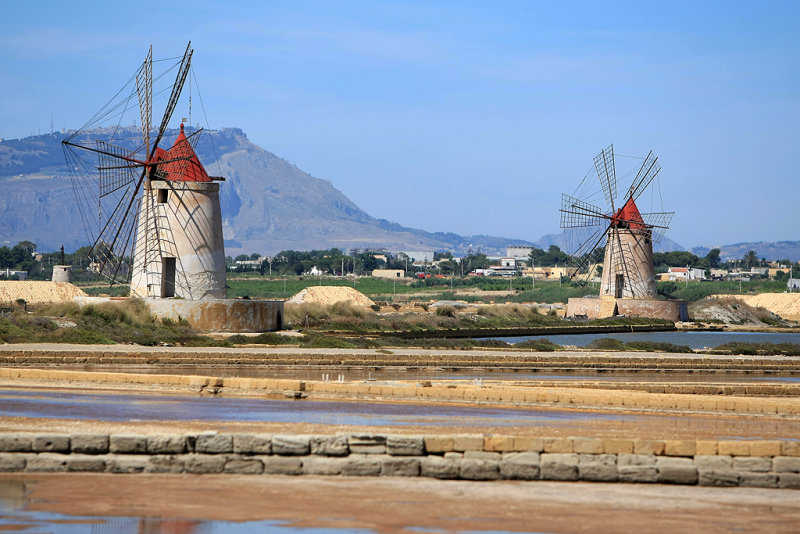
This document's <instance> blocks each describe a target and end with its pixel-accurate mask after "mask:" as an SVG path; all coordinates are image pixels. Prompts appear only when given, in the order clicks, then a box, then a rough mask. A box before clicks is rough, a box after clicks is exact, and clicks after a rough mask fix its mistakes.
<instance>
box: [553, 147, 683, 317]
mask: <svg viewBox="0 0 800 534" xmlns="http://www.w3.org/2000/svg"><path fill="white" fill-rule="evenodd" d="M660 170H661V166H660V165H659V163H658V158H656V157H655V156H653V152H652V151H650V153H649V154H648V155H647V156H646V157H645V158H644V160H643V162H642V164H641V166H640V167H639V169H638V172H637V173H636V176H635V178H634V179H633V181H632V183H631V186H630V188H629V189H628V190H627V192H626V193H625V194H624V195H623V196H622V197H621V198H619V197H618V196H617V177H616V165H615V159H614V147H613V145H611V146H609V147H608V148H606V149H604V150H603V151H601V152H600V154H598V155H597V157H595V158H594V171H595V173H596V175H597V178H598V179H599V185H600V188H601V190H602V195H603V198H604V199H605V201H606V204H607V207H606V208H605V209H603V208H600V207H598V206H596V205H594V204H591V203H590V202H589V200H590V198H587V196H589V195H588V193H587V191H588V190H587V187H585V186H586V185H587V182H586V178H584V181H583V182H582V183H581V186H579V188H578V190H579V191H581V193H578V194H582V195H583V196H584V198H583V199H580V198H577V197H576V196H572V195H566V194H564V195H562V196H561V210H560V212H561V228H563V229H565V230H566V231H568V232H573V233H575V234H576V235H580V236H582V237H581V238H579V239H575V238H574V236H573V241H576V243H575V246H574V250H572V251H571V258H572V263H573V267H572V272H571V275H572V277H573V278H575V277H579V276H580V275H581V274H582V273H584V274H586V276H590V275H591V274H592V272H591V271H593V269H587V265H588V264H589V263H590V262H591V261H592V259H593V256H595V255H596V251H597V250H599V249H598V247H599V246H600V244H601V243H603V242H605V249H604V255H603V268H602V277H601V283H600V297H608V298H613V299H642V300H647V299H651V300H653V299H657V298H658V291H657V289H656V281H655V269H654V266H653V243H654V242H658V241H659V240H660V239H661V237H662V236H663V234H664V232H665V231H666V230H667V229H668V228H669V223H670V221H671V220H672V216H673V214H674V213H673V212H652V213H641V212H640V211H639V208H638V207H637V205H636V201H637V200H638V199H639V198H640V197H641V195H642V193H644V192H645V191H646V190H647V189H648V187H650V185H651V184H652V182H653V180H654V179H655V178H656V176H657V175H658V173H659V171H660ZM590 173H591V171H590ZM631 174H632V172H631ZM588 176H589V174H587V178H588ZM590 184H591V182H589V188H588V189H591V185H590ZM570 300H571V301H572V300H576V299H570Z"/></svg>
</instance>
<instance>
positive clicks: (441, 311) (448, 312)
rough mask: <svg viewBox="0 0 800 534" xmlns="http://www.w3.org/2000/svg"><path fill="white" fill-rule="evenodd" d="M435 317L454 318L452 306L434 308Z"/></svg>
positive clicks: (454, 312)
mask: <svg viewBox="0 0 800 534" xmlns="http://www.w3.org/2000/svg"><path fill="white" fill-rule="evenodd" d="M436 315H438V316H439V317H455V316H456V309H455V308H454V307H453V306H438V307H437V308H436Z"/></svg>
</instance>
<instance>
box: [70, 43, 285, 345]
mask: <svg viewBox="0 0 800 534" xmlns="http://www.w3.org/2000/svg"><path fill="white" fill-rule="evenodd" d="M192 52H193V51H192V47H191V43H189V45H188V46H187V47H186V51H185V52H184V54H183V56H182V57H181V58H180V59H179V60H178V61H177V62H176V63H173V64H172V65H171V66H170V65H168V66H167V67H166V70H162V71H161V72H159V73H158V74H157V75H155V76H154V72H153V63H154V62H153V54H152V47H151V48H150V50H149V52H148V54H147V57H146V58H145V60H144V62H143V63H142V64H141V66H140V67H139V68H138V70H137V71H136V74H135V75H134V76H133V77H132V78H131V80H130V81H129V83H128V84H127V85H126V86H125V87H123V89H121V90H120V91H119V92H118V93H117V95H116V96H115V97H114V98H113V99H112V100H111V101H109V103H107V104H106V105H105V106H104V107H103V108H102V109H101V110H100V111H98V112H97V113H96V114H95V115H94V116H93V117H92V119H90V121H89V122H88V123H87V124H86V125H84V126H83V127H82V128H81V129H79V130H77V131H74V132H71V133H70V135H69V136H68V137H67V138H66V139H64V140H63V141H62V143H63V147H64V153H65V156H66V158H67V166H68V168H69V169H70V173H71V178H72V183H73V189H74V190H75V198H76V203H77V206H78V208H79V209H78V210H77V211H78V212H79V213H80V216H81V221H82V222H83V224H84V228H85V229H86V231H87V235H88V236H89V238H90V240H91V243H92V246H91V249H90V252H89V260H90V267H91V268H92V269H93V270H94V271H96V272H98V273H100V274H101V275H103V276H105V277H107V278H108V279H109V280H110V281H111V283H112V284H114V283H118V282H119V283H125V282H130V295H131V297H135V298H142V299H145V300H146V302H147V304H148V305H149V307H150V310H151V312H152V313H153V314H154V315H156V316H158V317H171V318H177V317H182V318H185V319H187V320H188V321H189V322H190V324H192V325H193V326H195V327H197V328H202V329H208V330H217V331H228V332H230V331H234V332H263V331H267V330H276V329H280V328H281V327H282V324H283V302H282V301H267V300H250V301H242V300H231V299H227V289H226V276H225V249H224V243H223V234H222V215H221V210H220V203H219V182H220V181H221V180H223V178H215V177H211V176H209V174H208V173H207V172H206V170H205V168H204V167H203V165H202V163H200V160H199V158H198V157H197V153H196V152H195V147H196V144H197V140H198V139H199V134H200V133H201V132H202V131H203V130H198V131H195V132H192V133H187V132H186V131H185V129H184V126H183V124H181V126H180V132H179V133H178V135H177V138H176V139H175V141H174V142H173V143H172V145H171V146H170V147H169V148H166V149H165V148H163V147H162V144H166V143H165V139H164V138H165V134H166V133H167V127H168V125H169V122H170V120H171V118H172V115H173V112H174V111H175V108H176V106H177V105H178V102H179V100H180V97H181V92H182V90H183V86H184V83H185V82H186V80H187V76H188V74H189V70H190V68H191V60H192ZM163 64H164V62H159V66H161V65H163ZM172 70H174V71H175V72H176V74H175V77H174V80H175V81H174V82H173V83H171V84H169V80H170V79H171V76H168V75H169V74H170V71H172ZM165 84H168V85H165ZM129 86H130V88H129ZM154 86H155V90H154ZM126 89H127V92H126ZM154 95H156V96H157V97H158V98H159V99H160V100H165V107H164V114H163V116H162V119H161V123H160V125H159V126H158V128H157V129H155V128H154V125H153V124H152V116H153V107H154V106H153V97H154ZM166 95H169V96H168V98H167V96H166ZM136 102H138V108H139V113H138V116H137V117H136V119H139V120H141V129H140V131H137V130H136V129H135V128H130V127H127V128H126V127H121V126H120V124H122V120H123V119H122V117H123V115H124V114H125V112H126V111H129V110H132V109H135V107H136V104H135V103H136ZM128 124H130V123H128ZM89 128H92V129H91V130H90V129H89ZM98 131H99V132H100V133H102V134H103V135H104V136H106V139H108V137H110V138H111V141H108V140H100V139H96V138H92V136H93V135H95V134H96V133H98Z"/></svg>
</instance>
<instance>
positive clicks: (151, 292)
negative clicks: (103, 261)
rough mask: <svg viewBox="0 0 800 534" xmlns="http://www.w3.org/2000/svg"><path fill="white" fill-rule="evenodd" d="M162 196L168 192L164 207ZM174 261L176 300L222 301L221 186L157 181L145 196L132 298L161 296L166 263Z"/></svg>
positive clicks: (134, 262)
mask: <svg viewBox="0 0 800 534" xmlns="http://www.w3.org/2000/svg"><path fill="white" fill-rule="evenodd" d="M160 191H166V195H167V199H166V202H165V203H160V202H159V199H160V198H162V197H159V194H162V195H163V193H160ZM166 257H171V258H176V273H175V296H177V297H180V298H183V299H189V300H199V299H207V298H212V299H224V298H226V297H227V289H226V281H225V248H224V245H223V239H222V215H221V212H220V205H219V184H218V183H208V182H173V181H164V180H153V181H151V182H150V187H149V188H148V189H146V190H145V192H144V195H143V197H142V203H141V206H140V209H139V221H138V227H137V231H136V242H135V249H134V261H133V273H132V279H131V295H132V296H138V297H142V298H145V297H160V296H161V295H162V293H161V291H162V281H163V280H162V259H163V258H166Z"/></svg>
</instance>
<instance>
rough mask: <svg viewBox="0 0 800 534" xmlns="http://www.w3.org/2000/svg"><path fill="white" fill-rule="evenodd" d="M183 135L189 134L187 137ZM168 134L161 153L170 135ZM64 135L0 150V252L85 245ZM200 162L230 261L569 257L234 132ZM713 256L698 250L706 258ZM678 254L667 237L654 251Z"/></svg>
mask: <svg viewBox="0 0 800 534" xmlns="http://www.w3.org/2000/svg"><path fill="white" fill-rule="evenodd" d="M187 130H189V129H187ZM177 133H178V131H177V129H173V130H168V131H167V134H166V137H165V143H162V146H168V145H169V144H171V143H172V142H173V140H174V139H175V137H176V136H177ZM112 136H114V142H115V143H116V144H118V145H121V146H126V147H128V148H133V147H134V146H135V145H136V144H137V143H138V142H139V139H140V137H141V133H140V131H139V130H138V129H137V128H134V127H122V128H116V129H111V128H104V129H98V130H92V131H91V132H89V133H88V134H87V135H86V137H85V138H84V140H87V139H94V138H98V139H103V140H110V139H111V138H112ZM64 137H65V134H58V133H56V134H45V135H38V136H32V137H27V138H24V139H6V140H4V141H2V142H0V221H2V223H0V245H13V244H15V243H17V242H19V241H22V240H26V239H27V240H31V241H34V242H35V243H37V244H39V247H40V249H41V250H57V249H58V248H59V247H60V246H61V245H62V244H63V245H64V246H65V247H66V248H67V249H68V250H74V249H77V248H78V247H80V246H84V245H87V244H88V243H89V237H88V236H87V234H86V232H85V230H84V228H83V225H82V223H81V219H80V216H79V215H78V214H77V213H76V210H75V203H74V193H73V190H72V184H71V181H70V176H69V173H68V172H67V168H66V164H65V158H64V154H63V150H62V146H61V140H62V139H63V138H64ZM196 150H197V153H198V155H199V157H200V160H201V161H203V162H204V164H205V166H206V169H207V170H208V172H209V174H211V175H212V176H223V177H225V178H226V181H225V182H224V183H223V184H222V187H221V188H220V202H221V204H222V214H223V219H224V231H225V238H226V248H227V250H228V252H229V253H231V254H234V255H235V254H238V253H240V252H244V253H251V252H259V253H262V254H272V253H275V252H279V251H281V250H287V249H293V250H310V249H326V248H331V247H337V248H340V249H342V250H352V249H364V248H383V249H387V250H390V251H397V250H437V251H451V252H453V253H454V254H457V255H458V254H463V253H466V252H468V251H470V250H472V251H477V250H480V251H482V252H484V253H487V254H490V255H502V254H505V248H506V246H507V245H528V246H537V247H540V248H544V249H547V248H548V247H549V246H550V245H557V246H559V247H560V248H562V249H563V250H566V249H567V248H568V247H567V240H566V236H565V235H564V234H547V235H545V236H542V237H541V238H540V239H538V240H536V241H533V242H528V241H525V240H520V239H508V238H504V237H495V236H486V235H478V236H461V235H458V234H454V233H446V232H427V231H424V230H419V229H415V228H407V227H404V226H402V225H399V224H396V223H393V222H390V221H387V220H385V219H380V218H376V217H373V216H371V215H370V214H368V213H367V212H365V211H364V210H362V209H361V208H360V207H359V206H357V205H356V204H355V203H353V202H352V201H351V200H350V199H349V198H347V197H346V196H345V195H344V194H343V193H342V192H341V191H339V190H338V189H336V188H335V187H334V185H333V184H332V183H331V182H330V181H328V180H323V179H319V178H315V177H313V176H311V175H309V174H308V173H305V172H303V171H302V170H301V169H299V168H297V167H296V166H294V165H292V164H291V163H289V162H287V161H286V160H284V159H282V158H280V157H278V156H276V155H275V154H272V153H271V152H269V151H267V150H265V149H263V148H261V147H259V146H258V145H255V144H254V143H252V142H250V140H249V139H247V135H246V134H245V133H244V132H243V131H242V130H241V129H239V128H223V129H220V130H213V131H205V132H202V133H201V134H200V135H199V141H198V144H197V146H196ZM710 248H714V247H695V248H692V249H690V250H691V252H692V253H694V254H698V255H700V256H704V255H705V254H706V253H707V252H708V250H710ZM716 248H720V249H721V250H722V252H721V257H722V258H723V259H737V258H741V257H742V256H743V255H744V254H745V253H746V252H747V251H748V250H755V251H756V253H757V254H758V256H759V258H761V257H764V258H766V259H768V260H772V259H791V260H793V261H797V260H800V241H779V242H758V243H755V242H754V243H736V244H732V245H725V246H721V247H716ZM668 250H685V249H684V247H682V246H681V245H680V244H678V243H676V242H674V241H672V240H670V239H669V238H668V237H664V238H663V239H662V241H661V242H660V243H658V244H657V245H656V251H668Z"/></svg>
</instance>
